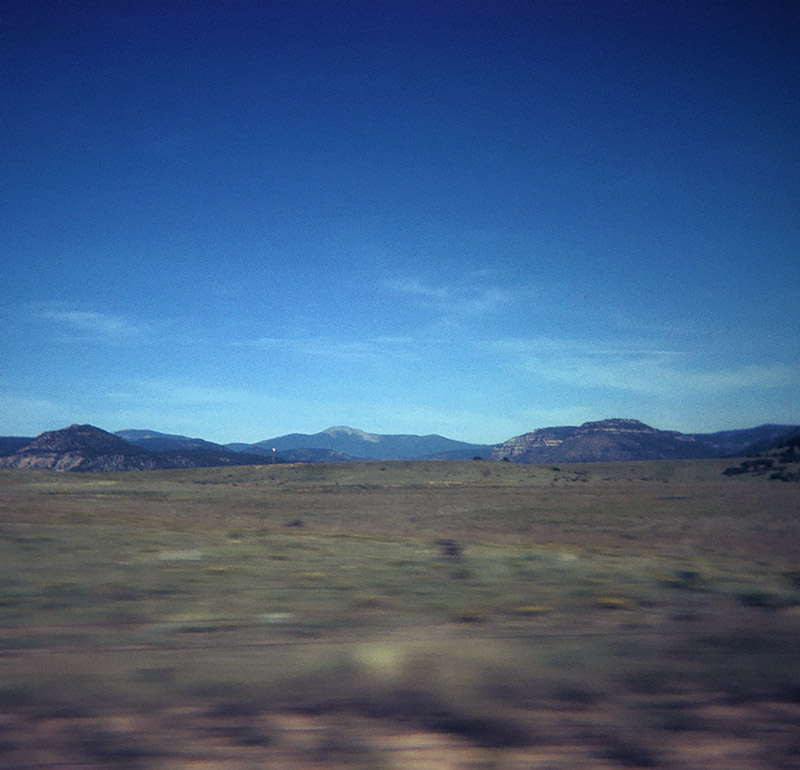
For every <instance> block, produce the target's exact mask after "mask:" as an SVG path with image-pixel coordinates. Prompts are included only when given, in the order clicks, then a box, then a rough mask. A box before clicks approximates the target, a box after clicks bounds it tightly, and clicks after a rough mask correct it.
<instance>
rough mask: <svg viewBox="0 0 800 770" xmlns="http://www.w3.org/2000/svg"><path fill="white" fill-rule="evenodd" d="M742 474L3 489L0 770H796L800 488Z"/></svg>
mask: <svg viewBox="0 0 800 770" xmlns="http://www.w3.org/2000/svg"><path fill="white" fill-rule="evenodd" d="M727 464H730V461H727V462H725V461H723V462H722V463H720V462H717V461H702V462H678V463H625V464H609V465H582V466H564V467H562V468H557V469H555V468H552V467H538V466H528V467H522V466H512V465H510V464H508V463H481V462H472V463H385V464H378V463H365V464H353V465H349V464H348V465H341V466H274V467H270V466H264V467H256V468H241V469H240V468H237V469H206V470H193V471H171V472H164V473H160V472H159V473H132V474H114V475H102V476H99V475H58V474H52V473H37V472H22V471H8V472H3V473H0V504H2V524H0V579H2V583H1V584H0V587H1V591H0V621H1V628H2V631H0V767H5V768H12V767H13V768H20V770H22V769H23V768H26V769H31V770H32V769H33V768H51V767H52V768H56V767H58V768H102V767H109V768H110V767H130V768H164V769H165V770H167V769H170V768H176V769H179V768H180V769H183V768H186V769H187V770H188V769H190V768H191V769H195V768H196V769H197V770H199V769H200V768H204V769H205V768H248V769H249V768H260V767H280V768H290V769H291V768H323V767H324V768H376V769H380V768H486V769H487V770H488V769H489V768H496V769H498V770H499V769H500V768H508V769H509V770H511V769H516V768H526V769H527V768H550V769H552V768H624V767H655V768H665V769H666V768H675V769H676V770H677V769H681V770H689V769H690V768H692V769H694V768H701V767H702V768H720V770H721V769H722V768H725V769H726V770H738V769H739V768H742V769H744V768H748V769H750V768H754V769H756V770H758V769H760V768H765V769H766V768H777V769H782V768H796V767H800V644H799V643H798V638H799V637H798V630H800V562H798V555H797V544H798V543H800V531H798V530H800V515H799V514H800V505H799V503H800V485H797V484H784V483H780V482H770V481H768V480H766V479H765V478H763V477H762V478H757V477H756V478H754V477H748V478H733V479H731V478H725V477H723V476H722V473H721V471H722V470H723V469H724V467H725V466H726V465H727ZM454 544H455V545H456V546H457V547H454Z"/></svg>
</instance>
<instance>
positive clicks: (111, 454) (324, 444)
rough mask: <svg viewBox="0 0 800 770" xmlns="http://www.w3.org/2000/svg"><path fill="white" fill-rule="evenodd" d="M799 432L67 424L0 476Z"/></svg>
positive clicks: (746, 441)
mask: <svg viewBox="0 0 800 770" xmlns="http://www.w3.org/2000/svg"><path fill="white" fill-rule="evenodd" d="M797 428H798V426H795V425H761V426H758V427H756V428H747V429H743V430H731V431H721V432H718V433H706V434H704V433H697V434H688V433H679V432H678V431H666V430H658V429H656V428H652V427H650V426H649V425H645V424H644V423H642V422H639V421H638V420H631V419H611V420H601V421H597V422H586V423H583V424H582V425H579V426H559V427H550V428H539V429H537V430H534V431H531V432H529V433H525V434H522V435H520V436H516V437H514V438H511V439H509V440H508V441H504V442H503V443H501V444H496V445H486V444H470V443H467V442H463V441H455V440H453V439H449V438H445V437H443V436H438V435H435V434H432V435H427V436H417V435H408V434H376V433H366V432H364V431H361V430H356V429H354V428H348V427H345V426H335V427H331V428H328V429H326V430H324V431H321V432H319V433H314V434H305V433H291V434H288V435H284V436H277V437H275V438H272V439H266V440H264V441H259V442H257V443H255V444H242V443H233V444H224V445H223V444H215V443H213V442H210V441H205V440H204V439H200V438H189V437H187V436H181V435H174V434H166V433H160V432H158V431H153V430H122V431H118V432H117V433H115V434H114V433H108V432H106V431H104V430H101V429H100V428H96V427H94V426H91V425H72V426H70V427H68V428H64V429H62V430H57V431H49V432H47V433H43V434H41V435H40V436H38V437H36V438H26V437H17V436H6V437H0V467H6V468H43V469H53V470H74V471H113V470H151V469H160V468H191V467H209V466H219V465H254V464H262V465H263V464H267V463H281V462H343V461H350V460H356V459H367V460H397V459H408V460H414V459H430V460H460V459H469V458H481V459H491V460H507V461H509V462H517V463H551V462H565V463H566V462H600V461H604V462H618V461H630V460H679V459H699V458H711V457H734V456H740V457H741V456H748V455H751V454H754V453H755V454H757V453H761V452H765V451H768V450H769V449H770V448H771V447H774V446H778V445H780V442H781V441H782V440H784V439H786V438H787V437H788V436H789V435H790V434H792V433H793V432H794V431H796V430H797Z"/></svg>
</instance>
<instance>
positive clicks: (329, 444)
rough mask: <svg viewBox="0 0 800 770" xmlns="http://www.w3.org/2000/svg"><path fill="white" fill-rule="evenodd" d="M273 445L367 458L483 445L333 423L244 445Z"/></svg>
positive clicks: (470, 449)
mask: <svg viewBox="0 0 800 770" xmlns="http://www.w3.org/2000/svg"><path fill="white" fill-rule="evenodd" d="M234 446H237V447H238V446H239V445H238V444H236V445H234ZM273 447H274V448H275V449H276V450H277V451H278V452H281V453H282V452H284V451H286V450H291V449H330V450H333V451H334V452H340V453H341V454H343V455H347V456H348V457H349V458H358V459H369V460H415V459H419V458H422V457H430V456H432V455H438V454H442V453H444V452H454V451H462V450H464V451H466V452H467V453H470V452H471V453H473V454H475V453H477V452H479V451H480V450H483V449H485V447H484V446H483V445H482V444H469V443H467V442H465V441H455V440H453V439H449V438H444V436H437V435H436V434H431V435H428V436H416V435H410V434H380V433H365V432H364V431H362V430H356V429H355V428H348V427H346V426H334V427H331V428H328V429H326V430H323V431H321V432H320V433H313V434H308V433H290V434H288V435H286V436H277V437H275V438H271V439H267V440H266V441H259V442H258V443H257V444H251V445H250V446H249V447H247V451H248V452H253V451H257V450H258V449H260V450H262V451H263V450H267V451H269V452H272V449H273Z"/></svg>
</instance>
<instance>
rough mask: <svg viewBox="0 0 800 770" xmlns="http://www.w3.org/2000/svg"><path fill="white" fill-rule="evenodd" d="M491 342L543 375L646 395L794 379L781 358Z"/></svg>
mask: <svg viewBox="0 0 800 770" xmlns="http://www.w3.org/2000/svg"><path fill="white" fill-rule="evenodd" d="M494 347H495V348H496V349H497V350H499V351H502V352H505V353H507V354H509V355H510V356H512V358H513V359H514V364H515V365H516V366H518V367H519V368H522V369H524V370H526V371H528V372H531V373H533V374H536V375H537V376H539V377H541V378H542V379H545V380H550V381H555V382H560V383H564V384H566V385H569V386H572V387H575V388H580V389H590V388H607V389H612V390H621V391H631V392H637V393H642V394H650V395H659V396H663V395H669V394H681V393H687V392H693V393H698V394H704V395H708V394H714V393H730V392H734V391H738V390H749V389H754V388H764V389H767V388H779V387H782V386H785V385H787V384H788V383H789V382H792V381H793V380H796V378H797V375H798V372H797V370H796V368H792V367H789V366H787V365H783V364H772V365H758V364H742V365H741V366H738V367H719V368H709V367H704V366H703V365H702V362H694V361H693V360H692V358H693V357H692V356H690V354H688V353H683V352H680V351H675V350H664V349H658V348H648V347H642V348H637V347H635V346H633V347H628V346H624V345H623V346H619V347H615V346H613V345H608V344H605V343H600V344H599V345H590V344H588V343H583V342H575V341H569V340H557V339H553V338H540V339H533V340H500V341H497V342H496V343H494Z"/></svg>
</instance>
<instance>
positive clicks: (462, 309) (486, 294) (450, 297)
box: [382, 279, 514, 320]
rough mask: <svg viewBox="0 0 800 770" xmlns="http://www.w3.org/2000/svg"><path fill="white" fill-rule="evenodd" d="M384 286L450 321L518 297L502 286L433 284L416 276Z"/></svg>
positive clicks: (490, 309) (492, 309) (485, 311)
mask: <svg viewBox="0 0 800 770" xmlns="http://www.w3.org/2000/svg"><path fill="white" fill-rule="evenodd" d="M382 285H383V288H384V289H389V290H390V291H393V292H396V293H400V294H404V295H406V296H409V297H412V298H416V299H417V300H419V301H420V302H421V303H423V304H424V305H425V306H427V307H429V308H431V309H433V310H435V311H438V312H440V313H441V314H443V315H444V316H446V317H447V319H449V320H455V319H457V318H463V317H473V316H480V315H486V314H489V313H493V312H495V311H498V310H500V309H501V308H503V307H505V306H506V305H508V304H509V303H510V302H511V301H512V300H513V299H514V293H513V292H512V291H510V290H508V289H503V288H500V287H498V286H486V285H466V286H432V285H430V284H426V283H423V282H422V281H419V280H416V279H391V280H386V281H384V282H383V284H382Z"/></svg>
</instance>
